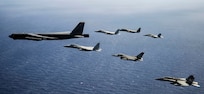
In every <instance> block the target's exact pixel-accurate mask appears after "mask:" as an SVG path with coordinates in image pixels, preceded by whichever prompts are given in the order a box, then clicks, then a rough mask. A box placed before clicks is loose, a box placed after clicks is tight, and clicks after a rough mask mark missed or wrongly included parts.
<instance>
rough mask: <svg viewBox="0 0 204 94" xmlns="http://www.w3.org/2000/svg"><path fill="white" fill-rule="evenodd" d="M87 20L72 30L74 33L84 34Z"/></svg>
mask: <svg viewBox="0 0 204 94" xmlns="http://www.w3.org/2000/svg"><path fill="white" fill-rule="evenodd" d="M84 24H85V22H80V23H79V24H78V25H77V26H76V27H75V28H74V29H73V30H72V32H71V34H72V35H82V33H83V30H84Z"/></svg>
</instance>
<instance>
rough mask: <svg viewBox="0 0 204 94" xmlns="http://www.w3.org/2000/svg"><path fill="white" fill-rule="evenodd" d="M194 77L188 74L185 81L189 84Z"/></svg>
mask: <svg viewBox="0 0 204 94" xmlns="http://www.w3.org/2000/svg"><path fill="white" fill-rule="evenodd" d="M194 79H195V78H194V76H193V75H190V76H188V78H186V83H188V84H189V85H192V83H193V81H194Z"/></svg>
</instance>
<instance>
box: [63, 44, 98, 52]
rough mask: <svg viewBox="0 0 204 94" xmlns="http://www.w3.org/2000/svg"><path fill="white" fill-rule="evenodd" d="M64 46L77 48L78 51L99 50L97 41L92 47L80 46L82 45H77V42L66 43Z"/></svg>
mask: <svg viewBox="0 0 204 94" xmlns="http://www.w3.org/2000/svg"><path fill="white" fill-rule="evenodd" d="M64 47H68V48H77V49H79V50H80V51H101V49H100V43H97V44H96V45H95V46H94V47H90V46H82V45H78V44H71V45H66V46H64Z"/></svg>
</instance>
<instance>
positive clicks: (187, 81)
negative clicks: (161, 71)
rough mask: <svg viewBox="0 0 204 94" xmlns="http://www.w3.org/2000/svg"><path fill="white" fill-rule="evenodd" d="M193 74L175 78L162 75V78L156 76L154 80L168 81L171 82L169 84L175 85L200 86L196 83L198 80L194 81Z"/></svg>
mask: <svg viewBox="0 0 204 94" xmlns="http://www.w3.org/2000/svg"><path fill="white" fill-rule="evenodd" d="M194 79H195V78H194V76H193V75H190V76H188V78H175V77H163V78H158V79H156V80H160V81H169V82H171V84H173V85H175V86H183V87H185V86H191V85H192V86H195V87H200V85H199V84H198V82H195V81H194Z"/></svg>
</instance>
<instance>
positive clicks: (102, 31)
mask: <svg viewBox="0 0 204 94" xmlns="http://www.w3.org/2000/svg"><path fill="white" fill-rule="evenodd" d="M95 32H99V33H105V34H108V35H117V34H119V29H118V30H116V31H115V32H111V31H106V30H98V31H95Z"/></svg>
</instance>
